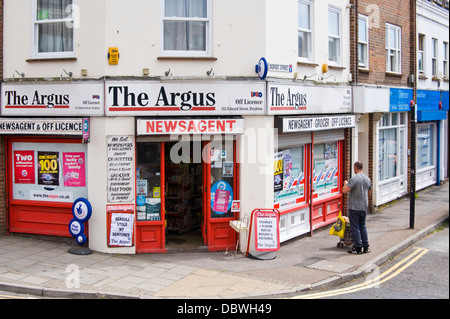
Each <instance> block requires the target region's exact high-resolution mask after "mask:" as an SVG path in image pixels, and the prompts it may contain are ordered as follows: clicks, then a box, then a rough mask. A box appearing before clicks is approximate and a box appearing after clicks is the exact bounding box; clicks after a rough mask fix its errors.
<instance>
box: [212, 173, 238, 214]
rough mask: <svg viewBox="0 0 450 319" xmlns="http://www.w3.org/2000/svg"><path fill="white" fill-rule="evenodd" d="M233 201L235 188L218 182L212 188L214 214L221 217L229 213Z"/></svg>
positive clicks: (223, 182)
mask: <svg viewBox="0 0 450 319" xmlns="http://www.w3.org/2000/svg"><path fill="white" fill-rule="evenodd" d="M233 199H234V193H233V188H232V187H231V185H230V184H228V183H227V182H225V181H218V182H217V183H215V184H214V185H213V186H212V187H211V208H212V209H213V211H214V212H216V213H218V214H220V215H223V214H226V213H228V211H229V210H230V209H231V205H232V203H233Z"/></svg>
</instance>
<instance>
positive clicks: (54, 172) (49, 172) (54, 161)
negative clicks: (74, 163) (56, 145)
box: [38, 152, 60, 186]
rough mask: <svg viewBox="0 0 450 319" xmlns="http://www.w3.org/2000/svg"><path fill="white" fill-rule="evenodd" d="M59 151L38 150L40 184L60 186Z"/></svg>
mask: <svg viewBox="0 0 450 319" xmlns="http://www.w3.org/2000/svg"><path fill="white" fill-rule="evenodd" d="M59 170H60V167H59V152H38V185H43V186H59Z"/></svg>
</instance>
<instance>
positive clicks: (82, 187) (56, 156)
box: [0, 82, 103, 237]
mask: <svg viewBox="0 0 450 319" xmlns="http://www.w3.org/2000/svg"><path fill="white" fill-rule="evenodd" d="M102 92H103V85H102V83H96V82H89V83H79V84H67V83H59V84H48V83H32V84H29V83H3V85H2V108H1V115H2V117H1V118H0V135H2V136H4V139H5V145H6V147H5V152H6V156H5V158H6V189H7V202H8V231H9V232H12V233H29V234H40V235H51V236H65V237H68V236H70V233H69V229H68V224H69V222H70V220H71V219H72V218H73V217H72V204H73V202H74V201H75V200H76V199H78V198H80V197H83V198H87V197H88V165H89V156H88V152H87V144H86V143H84V142H87V141H88V139H89V136H88V135H87V133H88V130H87V128H89V116H97V115H101V114H103V98H102V95H103V94H102ZM24 116H26V117H24ZM81 116H83V117H81Z"/></svg>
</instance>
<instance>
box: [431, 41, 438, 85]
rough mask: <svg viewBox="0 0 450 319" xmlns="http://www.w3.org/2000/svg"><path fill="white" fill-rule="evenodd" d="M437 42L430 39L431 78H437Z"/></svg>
mask: <svg viewBox="0 0 450 319" xmlns="http://www.w3.org/2000/svg"><path fill="white" fill-rule="evenodd" d="M438 47H439V45H438V40H437V39H436V38H431V76H432V77H437V75H438V49H439V48H438Z"/></svg>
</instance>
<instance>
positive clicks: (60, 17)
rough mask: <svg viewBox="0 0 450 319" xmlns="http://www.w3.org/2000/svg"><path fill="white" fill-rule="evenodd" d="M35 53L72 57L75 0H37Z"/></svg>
mask: <svg viewBox="0 0 450 319" xmlns="http://www.w3.org/2000/svg"><path fill="white" fill-rule="evenodd" d="M35 6H36V13H35V17H34V29H35V41H34V43H35V49H34V50H35V55H36V56H37V57H42V56H44V57H71V56H73V54H74V47H73V38H74V23H75V22H74V9H75V8H74V6H73V0H36V2H35Z"/></svg>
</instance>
